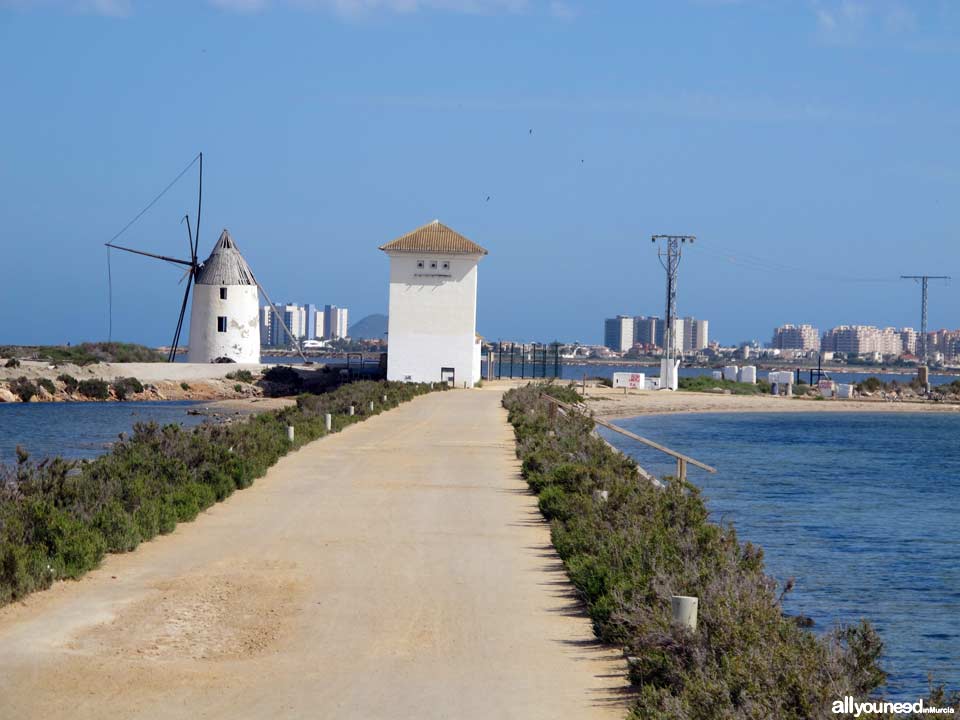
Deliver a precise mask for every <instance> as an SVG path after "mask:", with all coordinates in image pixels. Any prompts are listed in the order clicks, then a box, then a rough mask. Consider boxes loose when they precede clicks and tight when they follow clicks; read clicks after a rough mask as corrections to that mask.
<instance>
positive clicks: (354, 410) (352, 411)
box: [349, 405, 356, 415]
mask: <svg viewBox="0 0 960 720" xmlns="http://www.w3.org/2000/svg"><path fill="white" fill-rule="evenodd" d="M354 412H356V409H355V408H354V407H353V405H351V406H350V413H349V414H350V415H353V413H354Z"/></svg>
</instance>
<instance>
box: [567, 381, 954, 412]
mask: <svg viewBox="0 0 960 720" xmlns="http://www.w3.org/2000/svg"><path fill="white" fill-rule="evenodd" d="M577 387H578V389H579V385H578V386H577ZM585 402H586V405H587V407H589V408H590V409H591V410H593V412H594V413H595V414H596V415H597V416H598V417H601V418H618V417H633V416H636V415H657V414H666V413H726V412H764V413H783V412H912V413H917V412H920V413H926V412H947V413H958V412H960V404H951V403H939V402H927V401H919V400H917V401H899V402H890V401H887V400H881V399H879V398H877V399H865V398H863V399H859V400H838V399H825V400H814V399H808V398H804V399H800V398H787V397H774V396H772V395H723V394H721V393H701V392H684V391H682V390H680V391H677V392H666V391H652V390H629V391H627V393H626V394H624V391H623V390H622V389H619V388H618V389H616V390H614V389H612V388H607V387H603V386H596V385H593V386H592V385H590V384H589V383H587V398H586V401H585Z"/></svg>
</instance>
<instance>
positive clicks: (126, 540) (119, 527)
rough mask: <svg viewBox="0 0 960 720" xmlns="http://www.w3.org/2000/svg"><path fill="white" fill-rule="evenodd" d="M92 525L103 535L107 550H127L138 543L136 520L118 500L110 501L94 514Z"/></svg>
mask: <svg viewBox="0 0 960 720" xmlns="http://www.w3.org/2000/svg"><path fill="white" fill-rule="evenodd" d="M93 526H94V527H95V528H96V529H97V530H99V531H100V534H101V535H103V539H104V541H105V542H106V546H107V551H108V552H112V553H118V552H128V551H130V550H133V549H134V548H136V547H137V545H139V544H140V532H139V529H138V527H137V522H136V520H135V519H134V517H132V516H131V515H130V514H129V513H127V512H126V511H125V510H124V509H123V506H121V505H120V502H119V501H118V500H113V501H111V502H110V503H108V504H107V505H106V506H105V507H104V508H103V509H102V510H100V512H98V513H97V514H96V516H94V518H93Z"/></svg>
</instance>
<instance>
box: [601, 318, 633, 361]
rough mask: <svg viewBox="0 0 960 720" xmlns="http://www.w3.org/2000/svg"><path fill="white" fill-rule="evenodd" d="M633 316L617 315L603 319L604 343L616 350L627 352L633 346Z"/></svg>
mask: <svg viewBox="0 0 960 720" xmlns="http://www.w3.org/2000/svg"><path fill="white" fill-rule="evenodd" d="M633 323H634V320H633V317H632V316H630V315H617V317H615V318H608V319H606V320H604V321H603V344H604V345H605V346H606V347H608V348H610V349H611V350H613V351H614V352H626V351H627V350H629V349H630V348H632V347H633Z"/></svg>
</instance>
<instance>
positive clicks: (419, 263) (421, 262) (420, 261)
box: [417, 260, 423, 270]
mask: <svg viewBox="0 0 960 720" xmlns="http://www.w3.org/2000/svg"><path fill="white" fill-rule="evenodd" d="M417 269H418V270H423V260H417Z"/></svg>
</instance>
